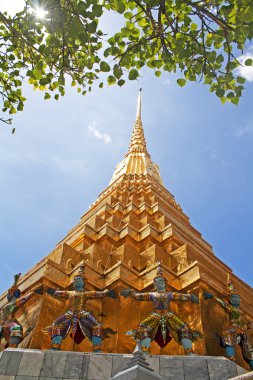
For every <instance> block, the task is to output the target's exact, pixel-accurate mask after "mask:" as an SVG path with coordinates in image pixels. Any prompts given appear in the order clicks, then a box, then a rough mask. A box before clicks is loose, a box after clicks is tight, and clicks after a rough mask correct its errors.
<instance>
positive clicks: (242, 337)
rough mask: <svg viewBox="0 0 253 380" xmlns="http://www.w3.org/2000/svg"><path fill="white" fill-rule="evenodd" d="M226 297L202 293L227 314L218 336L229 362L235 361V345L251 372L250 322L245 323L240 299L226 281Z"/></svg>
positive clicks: (252, 354)
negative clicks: (220, 333) (238, 347)
mask: <svg viewBox="0 0 253 380" xmlns="http://www.w3.org/2000/svg"><path fill="white" fill-rule="evenodd" d="M227 289H228V293H229V294H228V296H226V298H227V301H225V300H224V299H221V298H218V297H215V296H213V295H212V294H210V293H208V292H204V293H203V297H204V299H213V300H214V301H215V302H216V303H217V304H218V305H220V306H221V307H222V308H223V309H224V310H225V312H226V313H227V314H228V318H229V321H228V324H227V326H226V329H225V330H224V331H223V333H222V335H221V336H219V341H220V344H221V346H222V347H223V348H224V349H225V353H226V356H227V357H228V359H230V360H235V348H234V346H235V344H239V345H240V346H241V348H242V354H243V357H244V359H245V360H246V361H247V362H248V363H249V366H250V368H251V369H252V370H253V347H252V345H251V344H250V343H249V341H248V337H247V334H246V332H247V330H249V329H251V328H252V327H253V326H252V322H249V321H247V319H246V317H245V314H244V313H243V312H242V311H241V310H240V308H239V307H240V302H241V298H240V296H239V294H237V293H236V291H235V289H234V286H233V284H232V282H231V281H230V279H229V275H228V279H227Z"/></svg>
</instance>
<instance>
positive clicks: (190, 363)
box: [183, 358, 209, 380]
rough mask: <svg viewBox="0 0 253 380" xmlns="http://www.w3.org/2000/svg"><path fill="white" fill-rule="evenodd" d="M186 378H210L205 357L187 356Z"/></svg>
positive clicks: (185, 364)
mask: <svg viewBox="0 0 253 380" xmlns="http://www.w3.org/2000/svg"><path fill="white" fill-rule="evenodd" d="M183 364H184V372H185V380H193V379H194V380H209V374H208V368H207V361H206V360H205V359H195V358H192V359H191V358H186V360H184V363H183Z"/></svg>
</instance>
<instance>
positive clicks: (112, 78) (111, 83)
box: [107, 75, 116, 86]
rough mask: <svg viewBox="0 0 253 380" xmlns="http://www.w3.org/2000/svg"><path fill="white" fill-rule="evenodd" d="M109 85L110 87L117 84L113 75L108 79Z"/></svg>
mask: <svg viewBox="0 0 253 380" xmlns="http://www.w3.org/2000/svg"><path fill="white" fill-rule="evenodd" d="M107 83H108V85H109V86H111V85H113V84H115V83H116V78H115V77H114V76H113V75H109V77H108V78H107Z"/></svg>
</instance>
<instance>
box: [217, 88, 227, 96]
mask: <svg viewBox="0 0 253 380" xmlns="http://www.w3.org/2000/svg"><path fill="white" fill-rule="evenodd" d="M224 94H225V91H224V90H223V89H222V88H217V90H216V95H217V96H218V97H219V98H222V97H223V96H224Z"/></svg>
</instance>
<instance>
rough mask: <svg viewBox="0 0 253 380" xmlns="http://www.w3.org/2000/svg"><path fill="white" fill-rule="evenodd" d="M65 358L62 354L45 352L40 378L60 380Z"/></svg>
mask: <svg viewBox="0 0 253 380" xmlns="http://www.w3.org/2000/svg"><path fill="white" fill-rule="evenodd" d="M66 356H67V354H65V353H63V352H55V351H48V352H46V353H45V357H44V361H43V364H42V368H41V373H40V376H41V378H54V377H55V378H59V377H60V378H62V377H63V374H64V368H65V362H66Z"/></svg>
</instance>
